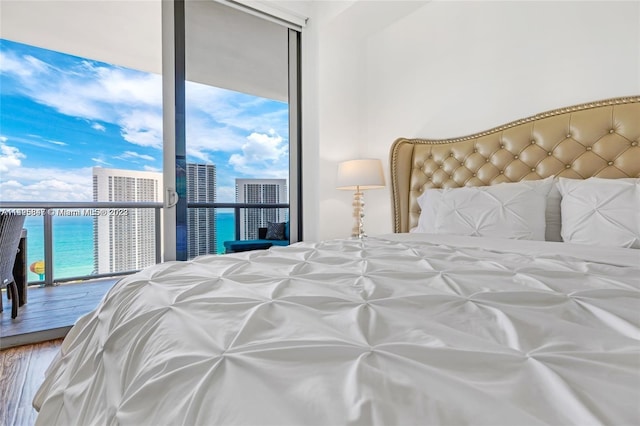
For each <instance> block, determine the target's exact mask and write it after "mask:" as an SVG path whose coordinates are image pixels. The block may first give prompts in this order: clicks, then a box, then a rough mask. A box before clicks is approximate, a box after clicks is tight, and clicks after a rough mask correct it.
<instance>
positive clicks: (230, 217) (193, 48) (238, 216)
mask: <svg viewBox="0 0 640 426" xmlns="http://www.w3.org/2000/svg"><path fill="white" fill-rule="evenodd" d="M169 9H170V13H168V15H170V16H171V17H172V18H173V19H168V20H166V21H165V25H167V24H170V25H173V29H174V34H173V38H172V39H171V42H172V43H173V45H172V46H171V48H170V49H167V46H166V45H165V53H167V52H168V51H170V53H172V54H174V55H175V57H174V62H173V63H170V64H169V65H168V66H169V68H170V71H171V72H173V73H174V76H173V86H172V89H173V90H172V91H171V92H170V93H171V94H172V95H175V99H171V100H169V101H168V102H169V104H170V105H171V106H175V109H176V110H175V117H176V120H175V121H174V122H170V123H169V128H171V130H170V132H171V136H173V140H170V139H172V138H167V140H165V154H166V153H167V151H169V150H172V149H173V150H175V151H174V153H173V154H174V155H175V162H174V169H173V170H170V169H169V162H167V160H166V157H165V179H166V181H167V182H168V185H167V186H168V188H167V189H168V194H169V197H171V198H173V199H174V200H175V204H176V205H175V209H174V211H173V212H171V211H169V212H168V213H169V216H170V217H169V218H168V220H167V222H168V223H169V224H170V225H169V226H168V227H165V231H166V233H168V232H171V230H172V229H175V230H176V232H175V242H172V241H171V237H170V238H169V239H168V240H167V242H168V245H169V246H173V244H175V258H176V259H188V258H192V257H194V256H196V255H199V254H206V253H222V252H224V250H225V248H224V245H223V243H224V242H225V241H229V240H235V239H256V238H259V237H260V236H259V228H265V227H267V226H270V225H271V224H274V223H281V224H282V223H286V225H287V228H286V229H287V235H286V240H287V241H297V240H299V239H300V238H301V235H300V233H299V229H300V228H301V227H300V225H301V224H300V208H299V205H300V202H301V200H300V198H299V192H300V191H299V187H300V178H299V170H298V164H299V156H300V137H299V134H300V129H299V122H300V120H299V115H300V109H299V103H300V102H299V100H300V93H299V89H298V87H299V84H298V82H299V75H298V74H299V68H300V67H299V39H300V34H299V32H298V31H296V30H294V29H291V28H289V26H287V25H282V24H281V23H275V22H273V21H272V20H269V19H265V17H263V16H255V15H254V14H249V13H247V12H246V11H245V10H238V9H236V8H231V7H229V6H227V5H224V4H220V3H218V2H198V1H195V2H181V1H176V2H173V4H172V5H170V7H169ZM166 18H167V17H166V16H165V19H166ZM165 66H167V65H166V64H165ZM165 69H166V68H165ZM166 78H170V77H169V76H168V75H166ZM165 83H166V82H165ZM165 95H166V93H165ZM166 101H167V100H166V99H165V104H166V103H167V102H166ZM174 125H175V128H173V127H172V126H174ZM167 145H168V147H167ZM167 148H168V149H167ZM173 182H175V185H171V183H173ZM174 192H175V195H174V194H173V193H174ZM171 204H173V203H171ZM261 205H265V207H262V206H261ZM172 208H173V207H172ZM166 213H167V212H165V214H166ZM166 217H167V216H165V218H166ZM173 220H175V227H174V226H172V224H171V222H172V221H173ZM166 249H167V246H165V250H166ZM171 249H172V247H169V249H168V253H170V252H171ZM168 257H169V258H171V254H169V256H168Z"/></svg>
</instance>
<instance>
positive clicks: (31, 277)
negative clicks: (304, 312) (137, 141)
mask: <svg viewBox="0 0 640 426" xmlns="http://www.w3.org/2000/svg"><path fill="white" fill-rule="evenodd" d="M187 207H188V209H189V210H188V212H192V213H193V214H191V213H188V214H189V215H191V216H193V217H195V218H196V219H198V215H197V214H196V213H197V212H202V211H207V210H210V209H213V211H214V212H216V214H215V215H213V218H214V219H215V221H216V223H215V226H214V227H213V229H214V234H215V235H214V238H213V241H214V246H215V251H214V252H215V253H223V252H224V250H223V245H222V243H223V242H224V241H226V240H240V239H241V237H243V238H242V239H252V238H256V235H257V227H258V226H259V225H261V222H260V220H264V218H265V217H271V216H273V217H274V218H276V217H281V216H283V215H286V212H287V210H288V208H289V205H288V204H286V203H279V204H251V203H243V204H240V203H188V204H187ZM162 208H163V205H162V203H153V202H144V203H143V202H135V203H134V202H128V203H125V202H86V203H84V202H81V203H69V202H0V214H14V213H15V214H24V215H25V216H27V219H26V220H25V228H26V229H27V259H26V266H27V269H28V270H29V272H28V279H27V281H28V290H27V291H26V294H27V297H26V300H27V303H26V304H25V305H23V306H22V307H21V308H20V312H19V314H18V318H16V319H15V320H12V319H11V316H10V311H11V309H8V310H7V302H6V295H4V291H3V293H2V295H1V296H2V297H4V298H5V299H4V301H5V311H4V312H3V313H2V314H1V319H0V323H1V325H2V335H1V337H2V343H1V344H0V346H1V347H2V348H6V347H9V346H15V345H18V344H27V343H34V342H38V341H43V340H50V339H55V338H59V337H64V336H65V335H66V333H67V332H68V330H69V329H70V328H71V326H72V325H73V324H74V323H75V321H76V320H77V319H78V318H79V317H80V316H81V315H84V314H85V313H87V312H89V311H91V310H92V309H93V308H94V307H95V306H96V305H97V303H98V302H99V301H100V299H102V297H103V296H104V294H106V292H107V291H108V290H109V289H110V288H111V287H112V286H113V284H114V283H115V282H116V281H117V280H118V279H119V278H120V277H121V276H124V275H127V274H131V273H134V272H136V271H137V270H139V269H142V268H144V267H146V266H149V265H151V264H154V263H159V262H162V261H163V257H162V241H163V238H162V211H161V210H162ZM243 209H250V210H247V211H245V212H244V214H242V213H241V211H242V210H243ZM257 212H258V213H257ZM261 212H263V213H265V214H262V215H261V214H259V213H261ZM205 217H207V216H206V215H204V216H203V215H201V217H200V219H202V218H205ZM249 217H251V220H249ZM240 218H244V221H243V223H241V221H240V220H239V219H240ZM134 219H135V220H134ZM132 222H135V223H132ZM101 223H104V224H107V223H108V225H103V228H104V226H106V229H107V231H108V234H109V235H108V236H107V237H104V234H105V232H106V231H105V229H101ZM250 223H253V224H254V227H256V229H255V230H254V229H247V225H249V224H250ZM243 226H244V229H243ZM116 230H119V232H127V234H125V235H129V238H127V239H123V238H118V235H117V233H116ZM192 231H193V230H192ZM191 234H193V232H192V233H191ZM191 234H190V235H189V241H192V240H194V238H195V237H194V235H191ZM254 234H255V235H254ZM109 237H110V238H109ZM105 238H106V239H105ZM109 244H110V245H111V249H112V250H111V251H112V252H113V251H116V252H117V253H111V254H108V255H107V256H106V257H105V254H104V250H103V252H102V253H101V252H100V249H101V248H102V249H104V247H99V246H103V245H109ZM200 245H202V244H200ZM205 245H206V244H205ZM192 246H194V247H195V248H194V249H195V250H197V249H198V247H197V246H198V244H192ZM200 248H202V247H200ZM136 250H138V251H136ZM141 251H144V255H141V254H140V253H141ZM118 255H119V256H118ZM98 256H102V258H101V259H98ZM105 262H106V263H107V264H108V266H105V265H104V264H102V263H105ZM132 265H133V266H134V267H131V266H132ZM122 266H124V267H122Z"/></svg>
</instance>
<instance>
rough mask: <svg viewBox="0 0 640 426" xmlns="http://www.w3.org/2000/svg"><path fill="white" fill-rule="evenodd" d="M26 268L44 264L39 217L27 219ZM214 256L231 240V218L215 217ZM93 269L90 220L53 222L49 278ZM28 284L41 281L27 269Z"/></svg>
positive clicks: (59, 218) (223, 214)
mask: <svg viewBox="0 0 640 426" xmlns="http://www.w3.org/2000/svg"><path fill="white" fill-rule="evenodd" d="M24 227H25V228H26V229H27V268H29V266H30V265H32V264H33V263H34V262H37V261H39V260H44V223H43V220H42V217H33V216H30V217H27V218H26V219H25V224H24ZM216 230H217V233H218V235H217V244H216V245H217V247H216V252H217V253H224V245H223V244H224V242H225V241H228V240H233V239H235V225H234V214H233V213H226V212H218V214H217V215H216ZM93 270H94V266H93V218H92V217H91V216H71V217H62V216H56V217H54V218H53V275H54V278H55V279H61V278H70V277H78V276H83V275H90V274H91V273H92V272H93ZM28 281H41V278H40V277H39V276H38V274H35V273H33V272H32V271H31V270H30V269H29V272H28Z"/></svg>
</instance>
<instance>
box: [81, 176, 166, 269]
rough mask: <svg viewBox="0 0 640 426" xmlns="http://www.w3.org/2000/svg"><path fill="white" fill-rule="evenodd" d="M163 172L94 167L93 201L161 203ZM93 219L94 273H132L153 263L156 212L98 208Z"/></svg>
mask: <svg viewBox="0 0 640 426" xmlns="http://www.w3.org/2000/svg"><path fill="white" fill-rule="evenodd" d="M161 194H162V173H156V172H142V171H134V170H121V169H107V168H102V167H94V168H93V201H116V202H117V201H124V202H144V201H147V202H148V201H151V202H160V201H162V196H161ZM99 212H100V213H101V214H98V215H96V216H95V217H94V225H93V233H94V239H93V244H94V259H95V260H94V270H95V272H96V273H98V274H104V273H109V272H122V271H134V270H138V269H142V268H144V267H147V266H149V265H153V264H154V263H156V225H155V211H154V209H148V208H137V209H113V210H111V209H100V210H99Z"/></svg>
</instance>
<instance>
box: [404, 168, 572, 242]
mask: <svg viewBox="0 0 640 426" xmlns="http://www.w3.org/2000/svg"><path fill="white" fill-rule="evenodd" d="M553 187H554V180H553V178H552V177H549V178H546V179H542V180H530V181H522V182H512V183H501V184H498V185H493V186H481V187H464V188H452V189H429V190H426V191H425V192H424V193H423V194H422V195H421V196H420V197H418V199H417V201H418V204H419V205H420V208H421V212H420V217H419V218H418V226H417V227H416V228H415V229H414V230H413V232H427V233H435V234H446V233H451V234H458V235H477V236H487V237H497V238H522V239H536V240H545V239H546V240H548V241H561V237H560V193H559V192H558V190H557V189H556V190H555V194H553V193H552V189H553ZM527 197H531V198H527ZM443 200H444V201H445V202H447V203H449V205H448V207H447V206H445V210H444V212H441V210H442V209H443ZM550 200H552V203H550V202H548V201H550ZM451 202H455V203H456V205H457V206H458V207H459V208H460V209H461V210H460V211H456V212H454V210H457V209H458V207H455V208H454V206H453V205H452V204H451ZM528 209H531V210H528ZM540 209H542V215H543V216H542V217H540V216H539V212H540ZM450 214H455V217H450V218H448V217H447V215H450ZM548 223H551V224H552V226H551V227H550V228H551V229H550V230H549V231H550V232H549V233H548V235H546V234H547V232H546V231H547V227H548Z"/></svg>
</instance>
